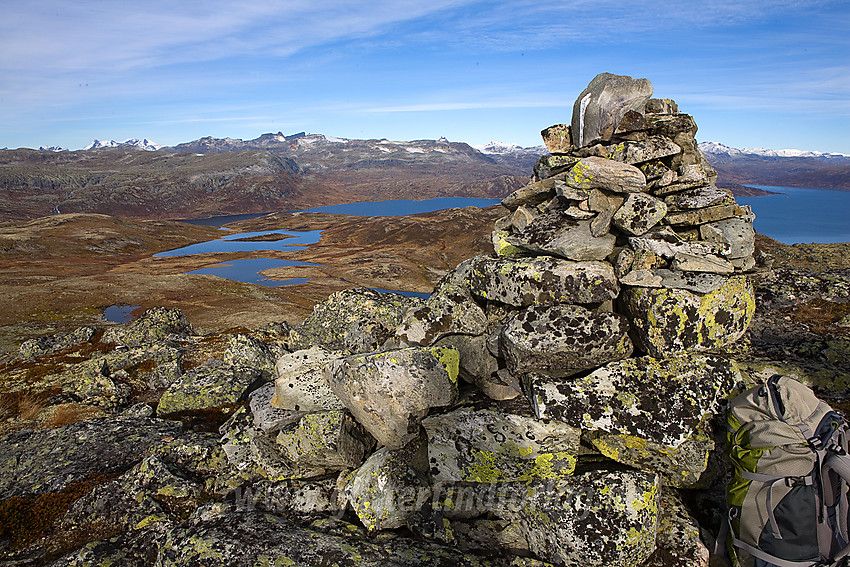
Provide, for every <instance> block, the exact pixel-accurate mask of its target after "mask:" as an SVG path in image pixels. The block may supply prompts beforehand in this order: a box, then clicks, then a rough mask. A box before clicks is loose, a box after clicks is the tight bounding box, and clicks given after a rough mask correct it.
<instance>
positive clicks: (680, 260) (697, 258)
mask: <svg viewBox="0 0 850 567" xmlns="http://www.w3.org/2000/svg"><path fill="white" fill-rule="evenodd" d="M670 267H671V268H672V269H674V270H679V271H680V272H707V273H711V274H731V273H732V272H734V271H735V266H733V265H732V264H731V263H730V262H729V261H728V260H724V259H723V258H721V257H720V256H714V255H710V254H688V253H687V252H678V253H677V254H676V255H675V256H673V261H672V262H671V263H670Z"/></svg>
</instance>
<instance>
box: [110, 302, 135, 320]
mask: <svg viewBox="0 0 850 567" xmlns="http://www.w3.org/2000/svg"><path fill="white" fill-rule="evenodd" d="M138 308H139V306H138V305H110V306H109V307H107V308H106V309H104V310H103V318H104V319H106V320H107V321H111V322H112V323H129V322H130V321H132V320H133V319H135V317H133V310H134V309H138Z"/></svg>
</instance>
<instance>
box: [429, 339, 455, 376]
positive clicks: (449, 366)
mask: <svg viewBox="0 0 850 567" xmlns="http://www.w3.org/2000/svg"><path fill="white" fill-rule="evenodd" d="M431 352H432V353H433V355H434V356H435V357H436V358H437V360H439V361H440V364H442V365H443V368H445V369H446V372H447V373H448V375H449V380H451V381H452V382H453V383H454V384H457V375H458V372H460V353H459V352H458V351H457V349H453V348H449V347H444V346H435V347H431Z"/></svg>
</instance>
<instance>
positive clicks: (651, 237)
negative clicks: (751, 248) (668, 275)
mask: <svg viewBox="0 0 850 567" xmlns="http://www.w3.org/2000/svg"><path fill="white" fill-rule="evenodd" d="M629 244H630V245H631V247H632V248H633V249H634V250H635V251H636V252H637V251H640V250H647V251H650V252H652V253H653V254H656V255H658V256H660V257H662V258H666V259H668V260H671V259H673V258H674V257H675V256H676V254H678V253H679V252H685V253H686V254H721V255H725V254H728V253H729V247H728V246H727V245H725V244H720V243H716V242H704V241H696V242H693V241H692V242H688V241H685V240H683V239H682V238H681V237H680V236H679V235H678V234H676V233H675V232H673V231H672V230H670V227H659V228H654V229H652V230H650V231H649V232H647V233H646V234H644V235H643V236H632V237H630V238H629Z"/></svg>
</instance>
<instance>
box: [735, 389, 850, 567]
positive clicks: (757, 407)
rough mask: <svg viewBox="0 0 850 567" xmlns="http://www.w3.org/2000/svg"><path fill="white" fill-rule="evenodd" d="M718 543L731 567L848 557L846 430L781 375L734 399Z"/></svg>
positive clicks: (793, 565)
mask: <svg viewBox="0 0 850 567" xmlns="http://www.w3.org/2000/svg"><path fill="white" fill-rule="evenodd" d="M726 421H727V429H728V431H727V451H728V455H729V458H730V460H731V462H732V479H731V480H730V481H729V483H728V485H727V487H726V504H727V506H728V518H727V521H726V522H724V524H725V525H724V529H723V530H722V531H723V533H721V535H719V536H718V544H719V545H722V543H723V541H724V539H725V543H726V545H727V550H728V552H729V555H730V558H731V559H732V564H733V565H734V566H735V567H739V566H740V567H772V566H776V567H809V566H811V565H839V564H841V565H843V564H844V562H843V561H844V558H845V557H846V556H847V555H848V554H850V534H848V525H847V524H848V513H850V509H849V508H848V494H847V493H848V483H850V457H848V455H847V451H848V447H847V443H848V438H850V435H849V434H848V432H850V428H848V426H847V423H846V422H845V421H844V419H843V418H842V417H841V415H840V414H839V413H838V412H836V411H834V410H833V409H832V408H831V407H830V406H829V405H827V404H826V403H825V402H822V401H820V400H819V399H818V398H817V397H815V395H814V393H813V392H812V391H811V390H810V389H809V388H807V387H806V386H804V385H803V384H801V383H799V382H797V381H796V380H794V379H792V378H790V377H788V376H781V375H775V376H773V377H771V378H770V379H769V380H768V381H767V382H766V383H765V384H763V385H760V386H756V387H754V388H751V389H749V390H747V391H745V392H744V393H742V394H740V395H739V396H737V397H736V398H734V399H733V400H732V401H731V402H730V405H729V410H728V412H727V418H726Z"/></svg>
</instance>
